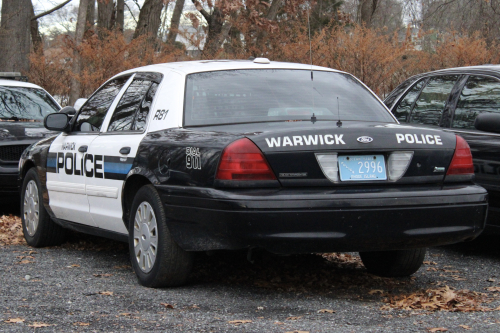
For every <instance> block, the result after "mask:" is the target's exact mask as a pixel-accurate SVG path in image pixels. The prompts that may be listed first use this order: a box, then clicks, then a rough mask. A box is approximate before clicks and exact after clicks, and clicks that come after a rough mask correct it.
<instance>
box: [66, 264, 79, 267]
mask: <svg viewBox="0 0 500 333" xmlns="http://www.w3.org/2000/svg"><path fill="white" fill-rule="evenodd" d="M67 267H68V268H72V267H80V265H77V264H73V265H71V266H67Z"/></svg>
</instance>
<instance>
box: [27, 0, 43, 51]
mask: <svg viewBox="0 0 500 333" xmlns="http://www.w3.org/2000/svg"><path fill="white" fill-rule="evenodd" d="M30 5H31V16H32V17H35V9H34V8H33V4H32V3H31V2H30ZM30 29H31V42H32V43H33V51H35V53H40V54H43V42H42V36H41V35H40V30H39V29H38V20H31V26H30Z"/></svg>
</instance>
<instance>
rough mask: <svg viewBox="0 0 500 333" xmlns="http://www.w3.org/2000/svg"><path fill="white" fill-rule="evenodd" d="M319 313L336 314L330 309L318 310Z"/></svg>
mask: <svg viewBox="0 0 500 333" xmlns="http://www.w3.org/2000/svg"><path fill="white" fill-rule="evenodd" d="M318 312H319V313H335V311H333V310H330V309H321V310H318Z"/></svg>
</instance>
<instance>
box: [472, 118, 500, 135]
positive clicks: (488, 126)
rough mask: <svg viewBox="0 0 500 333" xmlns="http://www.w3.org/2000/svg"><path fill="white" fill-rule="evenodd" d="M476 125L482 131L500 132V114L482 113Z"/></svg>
mask: <svg viewBox="0 0 500 333" xmlns="http://www.w3.org/2000/svg"><path fill="white" fill-rule="evenodd" d="M474 127H475V128H476V129H477V130H480V131H485V132H492V133H500V114H498V113H480V114H478V115H477V117H476V121H475V122H474Z"/></svg>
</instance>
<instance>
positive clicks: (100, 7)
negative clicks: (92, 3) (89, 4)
mask: <svg viewBox="0 0 500 333" xmlns="http://www.w3.org/2000/svg"><path fill="white" fill-rule="evenodd" d="M114 11H115V3H114V2H113V0H98V2H97V27H98V28H99V29H98V31H97V34H98V35H99V37H102V30H105V29H106V30H110V29H111V28H113V15H114Z"/></svg>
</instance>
